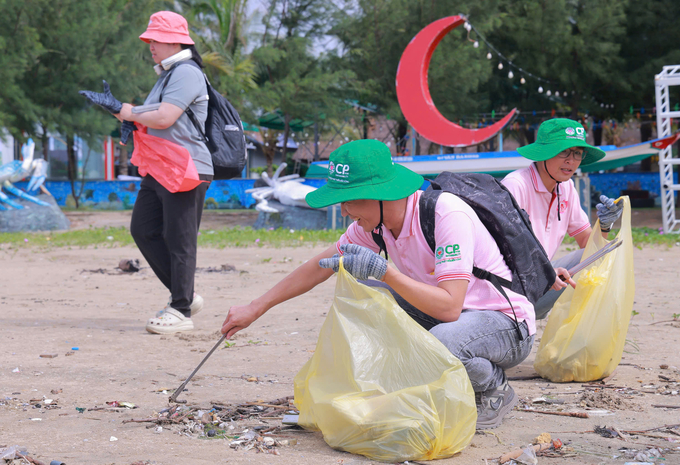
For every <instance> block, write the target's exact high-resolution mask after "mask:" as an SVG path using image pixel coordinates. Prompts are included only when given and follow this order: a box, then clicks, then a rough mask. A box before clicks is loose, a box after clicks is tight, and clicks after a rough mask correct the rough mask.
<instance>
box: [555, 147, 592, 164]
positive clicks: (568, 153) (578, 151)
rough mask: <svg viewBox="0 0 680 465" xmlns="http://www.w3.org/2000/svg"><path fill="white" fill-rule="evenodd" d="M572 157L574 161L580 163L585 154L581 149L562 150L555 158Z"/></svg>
mask: <svg viewBox="0 0 680 465" xmlns="http://www.w3.org/2000/svg"><path fill="white" fill-rule="evenodd" d="M572 155H573V156H574V160H576V161H581V160H583V157H585V156H586V152H585V151H584V150H582V149H573V148H572V149H567V150H564V151H562V152H560V153H558V154H557V157H559V158H569V157H570V156H572Z"/></svg>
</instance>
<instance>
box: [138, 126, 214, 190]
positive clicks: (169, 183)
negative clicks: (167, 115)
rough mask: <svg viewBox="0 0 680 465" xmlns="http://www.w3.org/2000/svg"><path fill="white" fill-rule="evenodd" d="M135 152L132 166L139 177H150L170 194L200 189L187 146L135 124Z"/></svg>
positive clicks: (199, 181)
mask: <svg viewBox="0 0 680 465" xmlns="http://www.w3.org/2000/svg"><path fill="white" fill-rule="evenodd" d="M135 125H136V126H137V131H135V132H134V133H133V134H134V141H135V150H134V151H133V152H132V158H131V159H130V163H132V164H133V165H135V166H136V167H137V168H139V174H141V175H142V176H146V175H147V174H150V175H151V176H153V178H154V179H155V180H156V181H158V182H159V183H160V184H161V185H162V186H163V187H165V188H166V189H167V190H168V191H170V192H173V193H175V192H186V191H190V190H192V189H194V188H196V186H198V185H199V184H200V183H201V182H202V181H201V180H200V179H199V178H198V172H197V171H196V165H194V161H193V160H192V159H191V155H190V154H189V151H188V150H187V149H185V148H184V147H182V146H180V145H177V144H175V143H174V142H170V141H169V140H166V139H163V138H161V137H157V136H153V135H151V134H148V133H147V127H146V126H144V125H142V124H139V123H135Z"/></svg>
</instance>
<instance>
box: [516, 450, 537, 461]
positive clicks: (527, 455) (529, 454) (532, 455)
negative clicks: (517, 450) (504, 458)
mask: <svg viewBox="0 0 680 465" xmlns="http://www.w3.org/2000/svg"><path fill="white" fill-rule="evenodd" d="M515 460H516V461H517V462H518V463H523V464H524V465H537V464H538V458H537V457H536V451H535V450H534V448H533V447H527V448H526V449H524V450H523V451H522V455H520V456H519V457H517V458H516V459H515Z"/></svg>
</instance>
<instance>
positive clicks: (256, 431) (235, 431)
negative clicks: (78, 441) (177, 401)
mask: <svg viewBox="0 0 680 465" xmlns="http://www.w3.org/2000/svg"><path fill="white" fill-rule="evenodd" d="M292 402H293V396H288V397H283V398H280V399H275V400H272V401H269V402H259V401H258V402H247V403H243V404H238V405H229V404H222V403H220V402H213V403H212V406H211V407H209V408H200V407H194V406H187V405H173V406H172V407H169V408H165V409H163V410H161V411H160V412H158V413H156V414H154V415H153V416H152V418H147V419H143V420H134V419H131V420H124V421H123V423H151V424H150V425H149V426H148V427H147V428H153V429H154V433H156V434H164V433H165V432H166V431H173V432H175V433H176V434H179V435H181V436H187V437H191V438H197V439H205V440H212V439H227V440H229V441H230V442H229V446H230V447H231V448H232V449H236V450H244V451H248V450H251V449H255V450H256V451H258V452H263V453H267V454H273V455H279V451H278V449H277V448H278V447H282V446H292V445H295V444H297V439H296V438H291V437H288V436H281V435H280V434H281V433H293V432H302V431H303V430H302V429H301V428H300V427H298V426H285V425H283V424H281V425H276V426H271V425H269V424H259V425H256V426H241V425H239V424H237V423H236V422H237V421H259V422H260V423H263V422H265V421H268V420H280V419H281V418H282V416H283V415H284V414H291V413H292V414H297V413H298V412H297V409H296V408H295V407H294V406H293V405H292Z"/></svg>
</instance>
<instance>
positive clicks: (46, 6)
mask: <svg viewBox="0 0 680 465" xmlns="http://www.w3.org/2000/svg"><path fill="white" fill-rule="evenodd" d="M30 3H32V4H31V5H30V8H28V9H25V11H24V13H23V14H24V15H25V18H26V19H25V21H26V23H27V24H28V26H29V27H30V28H31V29H32V30H33V31H35V34H36V36H37V40H38V43H39V44H40V49H39V50H40V54H39V55H38V56H37V57H35V59H33V60H32V61H31V62H30V64H29V65H28V66H27V67H26V69H25V72H24V73H23V74H22V75H21V76H20V78H19V79H18V81H17V86H18V87H19V88H20V91H21V94H23V95H24V96H25V98H26V100H27V101H28V102H29V103H28V105H29V107H30V109H31V111H25V112H21V113H18V114H16V115H15V120H14V125H13V126H14V129H15V130H20V131H25V132H26V133H28V134H31V135H36V134H42V136H43V137H46V134H47V131H56V132H58V133H60V134H62V135H64V136H65V137H66V142H67V143H66V145H67V152H68V158H69V168H68V173H69V179H70V180H71V181H72V183H73V182H74V181H75V180H76V174H77V173H76V163H75V154H74V153H73V140H74V135H76V134H77V135H78V136H80V137H83V138H84V139H86V140H88V141H89V142H90V143H91V144H94V143H96V141H97V139H98V138H99V137H101V136H102V135H103V134H108V133H110V132H111V131H112V130H113V129H114V128H115V127H116V125H117V124H118V121H117V120H116V119H115V118H113V117H112V116H111V115H109V114H108V113H106V112H104V111H102V110H101V109H99V108H93V107H90V105H89V104H88V103H87V100H86V99H84V98H83V97H82V96H81V95H79V94H78V91H79V90H81V89H92V90H99V89H101V88H102V80H103V79H105V80H107V81H108V82H109V83H110V85H111V88H112V91H113V93H114V95H116V96H117V97H118V98H119V99H120V100H122V101H133V100H135V99H136V98H139V97H141V96H142V95H144V94H145V93H147V92H148V91H149V90H150V88H151V86H152V85H153V82H154V81H155V79H156V76H155V73H153V71H152V70H151V67H152V66H153V62H152V61H151V59H150V57H149V53H148V51H147V50H146V47H147V46H146V45H145V44H144V43H142V42H141V41H140V40H139V38H138V37H139V34H140V33H141V32H143V31H144V29H145V27H146V24H147V22H148V18H149V16H150V14H151V13H152V12H153V11H154V7H155V6H156V2H154V1H150V0H146V1H138V0H58V1H35V2H30ZM72 185H73V196H74V198H75V199H76V203H77V201H78V198H79V196H80V193H77V192H76V191H75V185H74V184H72Z"/></svg>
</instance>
